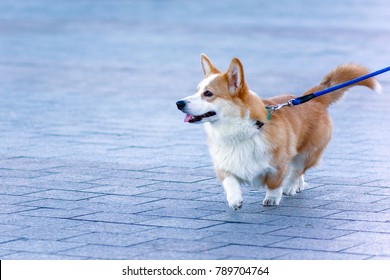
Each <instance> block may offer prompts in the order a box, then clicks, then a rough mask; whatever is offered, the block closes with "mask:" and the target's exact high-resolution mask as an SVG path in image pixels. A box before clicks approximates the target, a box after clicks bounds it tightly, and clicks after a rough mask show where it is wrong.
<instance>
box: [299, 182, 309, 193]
mask: <svg viewBox="0 0 390 280" xmlns="http://www.w3.org/2000/svg"><path fill="white" fill-rule="evenodd" d="M308 186H309V184H308V183H306V182H300V183H299V184H298V188H297V192H301V191H303V190H304V189H306V188H307V187H308Z"/></svg>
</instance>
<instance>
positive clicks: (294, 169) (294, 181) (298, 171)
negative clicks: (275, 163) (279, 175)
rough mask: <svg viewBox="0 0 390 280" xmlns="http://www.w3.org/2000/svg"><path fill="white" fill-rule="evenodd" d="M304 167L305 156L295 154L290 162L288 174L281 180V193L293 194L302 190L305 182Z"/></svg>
mask: <svg viewBox="0 0 390 280" xmlns="http://www.w3.org/2000/svg"><path fill="white" fill-rule="evenodd" d="M304 168H305V158H304V157H303V155H297V156H296V157H295V158H294V159H293V160H292V162H291V163H290V166H289V170H288V175H287V176H286V178H285V180H284V181H283V194H285V195H295V194H297V193H298V192H300V191H303V190H304V189H305V187H306V186H307V184H306V183H305V179H304V176H303V173H304Z"/></svg>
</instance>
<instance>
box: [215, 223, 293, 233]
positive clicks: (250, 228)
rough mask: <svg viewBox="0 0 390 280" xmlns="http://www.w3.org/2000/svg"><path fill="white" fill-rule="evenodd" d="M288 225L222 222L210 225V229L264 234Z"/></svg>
mask: <svg viewBox="0 0 390 280" xmlns="http://www.w3.org/2000/svg"><path fill="white" fill-rule="evenodd" d="M285 227H286V226H273V225H265V224H244V223H221V224H218V225H215V226H212V227H210V228H209V229H208V230H213V231H222V232H241V233H257V234H264V233H267V232H272V231H275V230H279V229H282V228H285Z"/></svg>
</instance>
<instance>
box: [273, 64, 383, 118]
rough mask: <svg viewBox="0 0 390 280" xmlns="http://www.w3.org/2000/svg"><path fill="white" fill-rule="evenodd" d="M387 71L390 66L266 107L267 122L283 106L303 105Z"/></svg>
mask: <svg viewBox="0 0 390 280" xmlns="http://www.w3.org/2000/svg"><path fill="white" fill-rule="evenodd" d="M387 71H390V66H388V67H386V68H383V69H380V70H378V71H375V72H372V73H369V74H366V75H363V76H361V77H358V78H355V79H352V80H349V81H347V82H344V83H341V84H338V85H335V86H333V87H330V88H326V89H323V90H320V91H317V92H314V93H310V94H308V95H304V96H300V97H297V98H294V99H291V100H289V101H287V102H285V103H282V104H278V105H273V106H267V107H266V108H267V111H268V115H267V120H270V118H271V114H272V113H273V112H275V111H277V110H279V109H281V108H283V107H285V106H289V107H293V106H295V105H300V104H303V103H305V102H307V101H309V100H312V99H313V98H316V97H319V96H321V95H324V94H327V93H329V92H332V91H335V90H338V89H340V88H343V87H347V86H350V85H352V84H356V83H358V82H361V81H364V80H367V79H369V78H371V77H374V76H377V75H380V74H382V73H385V72H387Z"/></svg>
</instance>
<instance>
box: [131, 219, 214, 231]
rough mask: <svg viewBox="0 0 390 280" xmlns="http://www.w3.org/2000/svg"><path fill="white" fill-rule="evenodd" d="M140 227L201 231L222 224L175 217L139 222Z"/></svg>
mask: <svg viewBox="0 0 390 280" xmlns="http://www.w3.org/2000/svg"><path fill="white" fill-rule="evenodd" d="M138 224H140V225H150V226H159V227H174V228H184V229H201V228H209V227H211V228H210V230H212V229H214V227H212V226H214V225H219V224H221V222H217V221H205V220H197V219H184V218H173V217H162V218H158V219H156V218H154V219H153V220H147V221H142V222H138Z"/></svg>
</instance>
